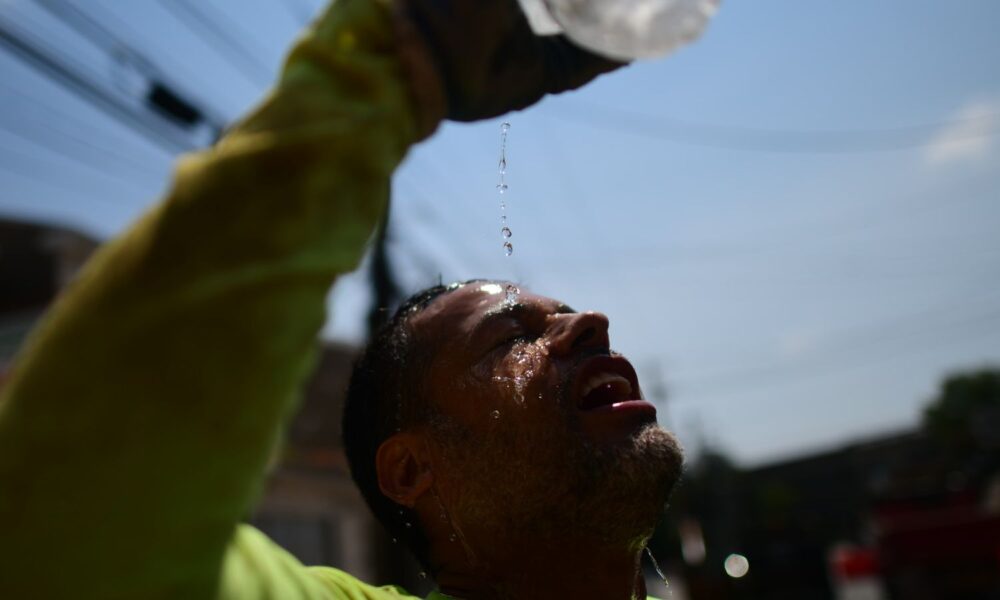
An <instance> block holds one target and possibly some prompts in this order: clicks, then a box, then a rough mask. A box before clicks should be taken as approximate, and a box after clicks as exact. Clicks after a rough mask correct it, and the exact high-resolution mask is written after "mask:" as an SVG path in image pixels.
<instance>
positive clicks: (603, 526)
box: [432, 408, 683, 554]
mask: <svg viewBox="0 0 1000 600" xmlns="http://www.w3.org/2000/svg"><path fill="white" fill-rule="evenodd" d="M558 410H559V411H560V413H562V415H561V419H560V420H559V421H557V422H560V423H563V424H565V426H564V427H562V428H561V429H558V430H553V428H552V427H540V426H538V425H535V424H534V423H532V424H531V425H528V426H515V424H514V423H504V421H502V420H499V421H498V422H497V424H496V426H495V427H494V428H493V429H492V430H491V431H489V432H487V433H486V434H473V433H472V432H470V431H469V430H468V429H466V428H464V427H463V426H462V425H460V424H458V423H456V422H454V421H452V420H449V419H434V421H435V423H433V424H432V428H433V430H434V431H435V438H436V439H437V442H438V445H439V447H440V448H441V458H442V461H443V462H444V463H445V464H444V467H445V468H446V469H447V473H448V478H449V479H454V481H455V482H457V483H458V485H459V486H460V487H459V488H458V489H459V491H458V492H457V493H455V494H454V497H453V498H450V499H449V506H448V512H449V513H450V515H449V516H450V518H451V519H452V521H453V524H454V525H455V526H457V527H458V528H459V529H460V530H461V529H466V530H474V531H476V532H477V536H476V537H477V538H478V539H481V540H484V541H488V542H489V544H492V545H496V544H501V543H502V542H503V541H505V540H506V541H508V542H511V543H517V542H518V541H519V540H531V541H532V542H535V543H545V542H548V541H551V542H556V543H558V542H561V541H566V540H571V539H581V538H585V539H588V540H590V541H593V542H597V543H599V544H601V545H606V546H607V547H616V548H623V549H628V550H634V551H638V550H641V549H642V548H643V547H644V546H645V544H646V542H647V541H648V539H649V537H650V536H651V535H652V533H653V530H654V529H655V527H656V524H657V523H658V522H659V520H660V518H661V517H662V515H663V511H664V506H665V504H666V502H667V500H668V499H669V497H670V493H671V491H672V489H673V487H674V485H675V484H676V482H677V480H678V479H679V477H680V474H681V468H682V463H683V453H682V451H681V448H680V445H679V444H678V442H677V440H676V438H675V437H674V436H673V435H671V434H670V433H668V432H667V431H665V430H663V429H662V428H660V426H659V425H657V424H656V423H649V424H645V425H642V426H641V427H639V428H637V429H636V430H635V431H634V432H632V434H631V435H630V436H628V437H627V438H626V439H624V440H622V441H620V442H618V443H616V444H613V445H601V446H598V445H597V444H595V443H592V442H590V441H588V440H587V439H586V438H585V436H584V435H583V432H582V430H581V428H580V425H579V420H578V419H577V418H576V414H575V410H574V411H568V410H566V409H564V408H559V409H558ZM521 423H522V424H523V421H521ZM505 425H506V426H505ZM455 487H456V486H452V489H455ZM476 554H481V553H480V551H479V549H477V550H476Z"/></svg>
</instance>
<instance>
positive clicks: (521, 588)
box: [436, 538, 646, 600]
mask: <svg viewBox="0 0 1000 600" xmlns="http://www.w3.org/2000/svg"><path fill="white" fill-rule="evenodd" d="M504 545H505V546H506V547H507V548H510V549H512V550H513V551H512V552H509V553H501V552H495V551H494V552H491V553H490V554H492V556H490V557H488V558H487V557H485V556H484V557H482V559H481V560H478V561H477V564H476V565H475V566H473V567H471V568H470V567H469V566H468V563H467V562H465V561H457V562H455V563H451V564H445V565H443V566H442V568H441V570H440V571H439V572H438V573H437V576H436V579H437V583H438V585H439V587H440V588H441V591H442V592H444V593H445V594H448V595H449V596H453V597H455V598H462V599H464V600H508V599H513V598H517V599H523V600H533V599H536V598H537V599H550V598H602V599H606V600H635V599H636V598H640V599H645V598H646V585H645V581H644V580H643V577H642V569H641V561H642V550H641V549H639V550H635V549H627V548H621V547H616V548H610V547H607V546H606V545H602V544H597V543H594V542H592V541H590V540H581V539H574V538H565V539H562V540H559V541H558V542H557V543H539V542H538V540H530V541H529V540H524V542H523V543H511V544H504Z"/></svg>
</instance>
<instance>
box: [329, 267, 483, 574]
mask: <svg viewBox="0 0 1000 600" xmlns="http://www.w3.org/2000/svg"><path fill="white" fill-rule="evenodd" d="M476 281H482V280H475V279H473V280H469V281H463V282H456V283H452V284H448V285H443V284H438V285H435V286H432V287H429V288H427V289H424V290H421V291H419V292H417V293H416V294H413V295H412V296H410V297H409V298H408V299H406V300H405V301H404V302H403V303H402V304H401V305H400V307H399V308H398V309H397V310H396V312H395V314H394V315H393V317H392V318H391V319H389V321H388V322H387V323H386V324H385V325H383V326H382V328H381V329H379V330H378V332H376V333H375V334H374V335H373V336H372V338H371V340H370V341H369V343H368V346H367V347H366V348H365V350H364V352H363V353H362V354H361V357H360V358H359V359H358V361H357V362H356V363H355V365H354V371H353V373H352V374H351V382H350V384H349V385H348V388H347V399H346V401H345V404H344V418H343V440H344V451H345V452H346V454H347V462H348V465H349V466H350V469H351V477H352V478H353V479H354V483H355V484H357V486H358V489H360V490H361V495H362V496H363V497H364V499H365V502H366V503H367V504H368V507H369V508H370V509H371V511H372V513H374V514H375V518H376V519H378V521H379V522H380V523H381V524H382V526H383V527H385V529H386V531H387V532H388V533H389V535H390V536H391V537H392V538H393V539H394V540H398V541H399V542H400V543H402V544H403V545H404V546H406V547H407V548H409V549H410V551H411V552H413V554H414V556H416V558H417V560H418V561H420V563H421V564H422V565H423V567H424V568H425V569H428V570H430V569H431V568H432V565H431V564H430V560H429V556H428V551H429V547H428V540H427V536H426V535H425V533H424V531H423V528H422V527H421V526H420V521H419V519H418V518H417V515H416V513H415V512H414V511H413V510H412V509H410V508H408V507H405V506H402V505H400V504H397V503H396V502H394V501H392V500H391V499H389V498H387V497H386V496H385V494H383V493H382V490H381V489H380V488H379V483H378V472H377V469H376V466H375V455H376V453H377V452H378V448H379V446H380V445H381V444H382V442H384V441H385V440H386V439H388V438H389V437H390V436H392V435H393V434H394V433H396V432H397V431H401V430H403V429H406V428H408V427H413V426H416V425H419V424H422V423H425V422H426V421H427V419H428V418H429V417H430V416H431V410H432V407H431V404H430V402H429V401H428V398H427V395H426V393H425V390H424V381H423V374H424V373H425V372H426V369H427V367H428V366H429V365H430V361H431V358H432V355H433V348H429V347H428V344H427V342H428V340H417V339H415V338H414V335H413V332H412V330H411V329H410V327H409V324H408V321H409V319H410V318H412V317H413V316H414V315H416V314H417V313H419V312H420V311H422V310H423V309H424V308H426V307H427V306H428V305H429V304H430V303H431V302H433V301H434V300H436V299H437V298H439V297H440V296H442V295H444V294H446V293H448V292H451V291H453V290H456V289H458V288H460V287H462V286H463V285H465V284H468V283H473V282H476Z"/></svg>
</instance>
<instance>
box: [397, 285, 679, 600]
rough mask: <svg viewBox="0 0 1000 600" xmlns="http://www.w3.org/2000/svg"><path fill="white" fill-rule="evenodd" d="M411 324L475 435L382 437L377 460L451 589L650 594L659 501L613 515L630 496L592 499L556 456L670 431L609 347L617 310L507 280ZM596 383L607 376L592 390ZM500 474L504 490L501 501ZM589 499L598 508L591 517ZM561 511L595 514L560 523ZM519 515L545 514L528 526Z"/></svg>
mask: <svg viewBox="0 0 1000 600" xmlns="http://www.w3.org/2000/svg"><path fill="white" fill-rule="evenodd" d="M410 330H411V332H412V334H413V335H414V336H415V337H416V338H417V339H420V340H423V341H426V342H428V343H429V344H430V345H431V351H432V352H434V360H433V361H432V364H431V366H430V368H429V369H428V371H427V373H426V389H427V390H430V396H431V397H432V399H433V403H434V405H435V409H436V410H437V411H438V412H439V413H440V414H442V415H444V416H445V418H447V419H450V422H451V425H450V427H452V428H454V427H457V428H458V429H460V430H463V431H467V432H468V438H467V441H465V442H463V444H464V445H462V446H458V447H457V450H456V449H455V448H452V446H450V445H449V444H447V443H446V442H444V443H443V442H442V440H441V439H440V438H441V433H440V431H437V432H435V431H432V429H433V428H430V427H423V428H419V429H417V430H408V431H403V432H401V433H399V434H397V435H395V436H393V437H391V438H390V439H389V440H387V441H386V442H385V443H383V445H382V447H381V448H380V450H379V455H378V459H377V464H378V469H379V479H380V485H381V488H382V491H383V493H385V494H386V495H388V496H389V497H390V498H392V499H394V500H395V501H396V502H398V503H400V504H401V505H404V506H409V507H411V508H413V509H414V510H415V511H416V512H417V514H418V515H420V521H421V524H422V525H423V527H424V530H425V532H426V533H427V535H428V537H429V540H430V546H431V557H432V562H433V564H434V565H435V568H434V573H433V574H434V576H435V578H436V580H437V582H438V585H439V587H440V588H441V590H442V591H444V592H445V593H448V594H450V595H453V596H456V597H459V598H470V599H472V598H497V599H499V598H508V597H517V598H553V597H578V598H602V599H609V600H617V599H623V600H624V599H631V598H644V597H645V584H644V581H643V578H642V576H641V570H640V568H639V566H640V559H641V555H640V553H641V551H642V548H643V546H644V544H645V542H646V540H647V539H648V536H649V535H650V534H651V532H652V528H653V527H654V526H655V520H656V516H657V514H658V513H657V511H656V510H653V511H646V512H642V513H640V514H642V515H644V516H643V518H641V519H640V520H641V521H650V522H648V523H647V522H642V523H636V524H634V525H633V526H632V527H631V528H621V527H614V528H608V527H602V526H601V525H602V524H604V523H607V522H612V521H613V520H615V519H616V518H618V517H619V510H620V508H621V503H622V502H627V501H628V500H627V499H625V500H621V499H619V500H616V502H617V504H618V506H603V505H601V504H599V503H598V504H597V505H596V506H597V509H596V510H591V509H592V507H593V506H594V504H593V503H587V502H583V501H582V500H581V499H580V498H577V497H574V491H575V490H577V489H579V488H574V487H573V481H574V480H571V479H568V476H566V475H564V472H570V473H572V472H573V469H572V468H566V469H564V468H562V465H561V464H559V463H561V462H575V461H576V458H574V457H576V456H577V454H578V453H580V452H582V451H583V450H581V448H583V449H586V451H587V452H598V453H606V454H608V455H612V456H613V455H615V453H617V452H619V451H620V449H625V448H628V447H631V446H633V445H635V444H636V439H637V437H638V436H639V434H640V432H642V431H646V430H649V429H651V428H656V430H657V433H658V434H660V435H662V436H667V435H668V434H666V433H663V432H662V430H659V429H658V426H656V425H655V420H656V410H655V408H654V407H653V405H652V404H650V403H648V402H646V401H645V400H643V399H642V393H641V391H640V390H639V387H638V382H637V380H636V377H635V371H634V369H632V367H631V365H630V364H628V361H626V360H625V359H624V358H623V357H621V356H619V355H617V354H615V353H613V352H612V351H611V350H610V343H609V337H608V319H607V317H606V316H604V315H603V314H601V313H597V312H575V311H573V310H572V309H571V308H569V307H568V306H566V305H565V304H563V303H561V302H559V301H557V300H553V299H551V298H547V297H544V296H538V295H535V294H532V293H530V292H528V291H526V290H521V292H520V293H519V294H518V295H517V298H516V300H515V302H513V303H511V302H506V301H505V294H504V292H503V284H500V285H498V284H490V283H483V284H469V285H466V286H463V287H461V288H459V289H457V290H455V291H452V292H450V293H447V294H446V295H444V296H442V297H440V298H438V299H436V300H435V301H434V302H432V303H431V304H430V305H429V306H428V307H427V308H425V309H424V310H423V311H421V312H420V313H418V314H417V315H415V316H414V317H413V318H412V319H411V321H410ZM595 382H607V383H606V384H605V385H603V386H599V387H600V389H599V390H596V391H594V392H593V393H591V394H589V395H587V396H584V395H583V392H584V391H585V389H596V388H594V387H593V386H594V384H595ZM585 383H587V384H588V385H586V386H585V385H584V384H585ZM584 398H586V399H587V400H585V399H584ZM588 400H589V402H590V403H591V404H594V405H595V406H586V405H587V402H588ZM598 404H599V405H598ZM581 406H584V407H585V408H581ZM671 439H672V438H671ZM498 440H501V441H498ZM494 443H495V444H496V446H495V447H496V448H497V449H496V450H491V449H490V448H492V447H493V446H491V444H494ZM504 444H506V446H505V445H504ZM478 448H485V449H483V450H481V452H482V453H483V455H484V457H485V460H483V461H482V462H479V463H476V464H473V465H471V466H470V465H469V464H466V461H464V460H463V458H464V457H463V456H462V455H463V454H465V450H464V449H468V451H469V452H473V451H477V449H478ZM497 455H499V456H497ZM564 457H569V458H564ZM677 460H678V461H679V451H678V459H677ZM483 463H488V464H483ZM678 466H679V462H678ZM473 480H474V481H473ZM494 482H495V483H496V484H497V489H496V490H495V491H496V495H497V496H500V498H499V499H497V501H496V502H491V500H494V498H491V497H490V496H491V495H492V494H490V491H491V490H490V488H489V485H490V484H491V483H494ZM500 482H507V483H503V484H501V483H500ZM484 489H485V490H486V492H485V494H484V493H483V490H484ZM506 492H510V495H509V496H505V495H504V494H505V493H506ZM483 496H486V498H485V499H484V498H483ZM664 500H665V498H663V499H662V500H661V501H660V502H661V504H662V501H664ZM654 504H655V503H654ZM578 507H588V509H587V511H588V512H587V514H586V515H585V516H584V517H580V516H579V515H578V514H576V509H577V508H578ZM563 508H564V510H563ZM522 509H523V512H522ZM653 509H657V507H656V506H655V505H654V506H653ZM580 510H583V509H582V508H580ZM563 512H565V513H567V514H568V515H570V516H567V517H566V519H565V522H566V523H567V524H572V523H579V522H583V523H584V526H582V527H581V526H578V525H567V526H565V527H562V526H561V525H560V524H559V523H560V522H561V521H562V520H563V519H562V518H561V516H562V514H563ZM590 512H599V513H601V514H590ZM550 513H551V514H552V515H555V518H554V519H552V518H541V519H539V520H538V521H537V522H535V521H532V516H533V515H536V514H540V515H548V514H550ZM522 516H523V521H524V522H528V523H534V524H533V525H531V526H527V525H526V526H525V527H520V526H519V525H521V524H522ZM589 522H593V523H594V524H595V527H594V528H593V529H592V530H591V528H589V527H587V526H586V524H587V523H589ZM633 530H634V531H633ZM608 531H610V532H611V533H608ZM619 531H621V532H622V533H621V534H619Z"/></svg>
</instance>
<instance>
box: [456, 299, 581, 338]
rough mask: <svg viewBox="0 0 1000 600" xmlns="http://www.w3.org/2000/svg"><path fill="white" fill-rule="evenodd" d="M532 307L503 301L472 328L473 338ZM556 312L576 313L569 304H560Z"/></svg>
mask: <svg viewBox="0 0 1000 600" xmlns="http://www.w3.org/2000/svg"><path fill="white" fill-rule="evenodd" d="M530 308H531V307H530V306H529V305H527V304H524V303H521V302H518V303H516V304H507V303H503V304H502V305H501V306H500V307H499V308H494V309H492V310H490V311H489V312H487V313H486V314H485V315H483V318H482V319H480V320H479V322H478V323H476V325H475V327H473V329H472V334H471V336H470V337H471V338H472V339H477V338H478V337H479V335H480V333H481V332H482V331H483V330H485V329H487V328H489V327H490V326H491V325H493V324H494V323H496V322H497V321H502V320H504V319H514V318H517V317H518V316H520V315H523V314H524V313H526V312H528V310H529V309H530ZM555 312H556V314H567V313H575V312H576V311H575V310H573V309H572V308H571V307H570V306H569V305H568V304H562V303H560V304H558V305H557V306H556V309H555Z"/></svg>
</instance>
